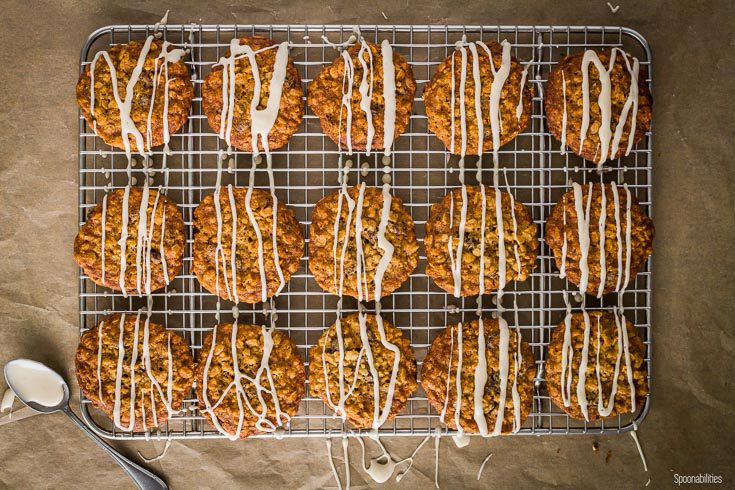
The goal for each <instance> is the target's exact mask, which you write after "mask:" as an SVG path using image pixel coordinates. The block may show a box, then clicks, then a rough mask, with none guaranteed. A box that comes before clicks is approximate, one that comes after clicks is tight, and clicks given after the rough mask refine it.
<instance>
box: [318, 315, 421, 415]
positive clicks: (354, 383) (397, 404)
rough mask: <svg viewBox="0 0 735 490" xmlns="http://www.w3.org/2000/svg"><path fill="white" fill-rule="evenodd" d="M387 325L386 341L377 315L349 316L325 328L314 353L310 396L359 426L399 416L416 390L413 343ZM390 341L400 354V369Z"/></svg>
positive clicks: (383, 324) (385, 328)
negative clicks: (382, 337)
mask: <svg viewBox="0 0 735 490" xmlns="http://www.w3.org/2000/svg"><path fill="white" fill-rule="evenodd" d="M382 326H383V330H384V334H385V340H386V343H383V342H382V341H381V335H380V331H379V325H378V321H377V317H376V316H375V315H370V314H365V313H356V314H353V315H349V316H347V317H345V318H343V319H342V320H341V321H340V322H339V324H335V325H332V326H331V327H330V328H328V329H327V330H325V331H324V333H323V334H322V336H321V337H320V338H319V340H318V341H317V343H316V344H315V345H314V346H313V347H312V348H311V350H310V351H309V392H310V394H311V395H313V396H318V397H319V398H321V399H322V400H324V403H326V404H327V406H329V407H330V408H331V409H332V410H334V411H335V414H336V415H337V416H339V417H342V418H343V419H344V420H347V421H349V422H350V423H351V424H352V425H353V426H355V427H356V428H359V429H373V428H377V427H380V426H381V425H383V424H384V423H385V422H388V421H390V420H391V419H393V418H394V417H395V416H396V415H398V413H400V412H401V410H403V407H404V406H405V405H406V402H407V400H408V397H409V396H410V395H411V393H413V391H414V390H415V389H416V384H417V383H416V359H415V358H414V355H413V351H412V350H411V341H410V340H409V339H408V338H407V337H406V336H405V335H404V334H403V332H402V331H401V330H400V329H399V328H397V327H395V326H393V325H392V324H390V323H389V322H388V321H386V320H383V321H382ZM386 344H389V345H390V346H395V347H397V348H398V350H399V352H400V358H399V362H398V369H395V366H394V360H395V354H394V352H392V351H391V350H390V349H389V348H388V347H386ZM376 390H377V392H376ZM376 400H377V403H376Z"/></svg>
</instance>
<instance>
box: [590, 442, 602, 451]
mask: <svg viewBox="0 0 735 490" xmlns="http://www.w3.org/2000/svg"><path fill="white" fill-rule="evenodd" d="M599 448H600V445H599V444H598V443H597V441H592V452H595V453H596V452H597V450H598V449H599Z"/></svg>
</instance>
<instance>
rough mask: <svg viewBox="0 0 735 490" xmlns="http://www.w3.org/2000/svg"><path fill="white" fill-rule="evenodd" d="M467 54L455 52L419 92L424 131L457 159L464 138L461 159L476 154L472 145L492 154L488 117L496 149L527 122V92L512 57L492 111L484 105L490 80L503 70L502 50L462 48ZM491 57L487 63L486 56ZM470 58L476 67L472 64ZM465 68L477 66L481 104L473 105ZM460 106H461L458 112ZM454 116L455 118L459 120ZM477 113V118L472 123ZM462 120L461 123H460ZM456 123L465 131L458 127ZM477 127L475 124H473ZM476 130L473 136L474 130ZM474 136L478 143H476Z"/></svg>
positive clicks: (471, 85)
mask: <svg viewBox="0 0 735 490" xmlns="http://www.w3.org/2000/svg"><path fill="white" fill-rule="evenodd" d="M465 46H469V47H470V48H471V49H466V48H465V49H457V50H455V51H453V52H452V54H451V55H450V56H449V57H448V58H446V59H445V60H444V61H442V63H441V64H440V65H439V67H438V68H437V70H436V72H435V73H434V75H433V76H432V78H431V81H430V82H429V83H428V84H427V85H426V88H425V89H424V94H423V98H424V104H425V106H426V115H427V116H428V121H429V129H431V131H432V132H433V133H434V134H435V135H436V137H437V138H439V139H440V140H441V141H442V142H443V143H444V145H445V146H446V147H447V149H448V150H450V151H451V152H452V153H454V154H460V148H461V147H462V141H463V139H464V142H465V145H466V154H467V155H477V154H478V142H479V141H481V144H482V148H483V150H484V151H491V150H493V148H494V147H493V144H494V143H493V132H492V126H493V124H492V118H493V117H494V114H493V113H494V112H497V117H498V122H499V143H500V144H499V146H502V145H504V144H506V143H508V142H509V141H511V140H512V139H513V138H515V137H516V136H517V135H518V134H519V133H521V132H522V131H523V130H524V129H525V128H526V126H528V122H529V121H530V119H531V103H532V100H533V88H532V86H531V83H530V81H529V80H527V71H526V70H524V67H523V66H522V65H521V63H520V62H519V61H518V60H517V59H516V58H515V57H512V56H511V57H510V62H509V67H508V70H509V71H508V72H507V73H504V74H503V75H502V76H504V77H505V79H504V83H503V86H502V88H501V90H500V92H499V94H498V97H497V98H498V106H497V109H496V110H495V111H494V109H493V108H492V107H490V104H488V103H487V102H488V100H489V98H490V97H491V95H490V91H491V86H492V84H493V81H494V80H495V77H496V76H498V72H499V71H500V70H501V69H502V68H503V45H502V44H500V43H498V42H496V41H494V40H493V41H488V42H487V44H485V43H483V42H482V41H476V42H474V43H469V44H462V47H463V48H464V47H465ZM489 53H491V54H492V64H491V60H490V55H489ZM475 56H477V60H478V63H477V64H475V63H474V60H475ZM468 66H471V67H474V66H476V67H477V70H478V72H477V75H478V79H479V82H480V83H479V85H480V94H481V95H480V98H481V99H482V105H481V106H480V110H479V111H478V110H477V106H476V105H475V94H476V88H475V87H476V84H475V77H473V73H472V72H471V71H470V70H468V69H467V67H468ZM462 106H464V107H462ZM460 112H461V113H462V114H461V116H462V117H461V118H460ZM478 112H479V113H480V114H481V115H482V117H481V118H478ZM460 119H462V121H460ZM460 122H461V123H462V124H463V125H464V126H465V127H464V128H460ZM478 122H479V123H480V124H478ZM478 129H479V131H478ZM478 133H479V136H481V137H482V140H479V138H478Z"/></svg>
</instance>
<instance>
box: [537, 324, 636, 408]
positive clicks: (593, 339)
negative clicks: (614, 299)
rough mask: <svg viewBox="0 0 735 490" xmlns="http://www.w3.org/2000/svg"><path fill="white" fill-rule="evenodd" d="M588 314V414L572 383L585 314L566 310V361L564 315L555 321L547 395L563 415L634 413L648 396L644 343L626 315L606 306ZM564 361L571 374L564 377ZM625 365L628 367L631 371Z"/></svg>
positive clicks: (579, 358)
mask: <svg viewBox="0 0 735 490" xmlns="http://www.w3.org/2000/svg"><path fill="white" fill-rule="evenodd" d="M587 314H588V315H589V323H588V325H589V329H590V331H589V343H588V344H587V349H588V351H587V368H586V370H585V374H584V389H585V397H586V398H587V412H588V413H587V417H585V415H584V412H583V410H582V407H581V406H580V404H579V398H578V397H577V385H578V383H579V378H580V376H579V366H580V363H581V361H582V350H583V348H584V344H585V342H584V337H585V335H584V332H585V317H584V314H583V313H581V312H575V313H571V314H569V315H568V316H567V319H568V321H569V328H570V332H571V337H570V349H571V351H570V353H571V359H568V360H566V361H565V359H564V336H565V333H566V329H567V326H566V322H567V319H565V320H563V321H562V322H561V323H559V325H558V326H557V327H556V328H555V329H554V331H553V332H552V333H551V342H549V347H548V353H549V354H548V360H547V362H546V379H547V386H548V390H549V396H551V399H552V400H554V403H556V404H557V405H558V406H559V407H560V408H561V409H562V410H564V411H565V412H566V413H567V414H569V415H570V416H572V417H574V418H576V419H581V420H585V418H586V419H587V420H588V421H593V420H597V419H600V418H606V417H615V416H616V415H619V414H623V413H629V412H634V411H635V410H637V408H639V407H641V406H642V405H643V399H644V398H645V397H646V396H647V395H648V378H647V372H646V362H645V357H646V348H645V345H644V344H643V341H642V340H641V338H640V336H639V335H638V333H637V332H636V329H635V327H634V326H633V324H632V323H631V322H630V321H628V320H625V319H624V317H623V318H621V317H617V318H616V314H615V313H611V312H608V311H588V312H587ZM623 328H625V329H626V332H627V336H628V339H627V340H628V353H629V354H628V355H629V357H630V364H629V365H630V368H628V360H627V359H626V354H625V336H624V332H623ZM598 338H599V343H598ZM598 349H599V354H598ZM598 355H599V363H598V360H597V359H598ZM564 366H570V368H569V369H571V378H569V377H568V376H569V371H566V372H564V371H563V368H564ZM598 368H599V374H598ZM628 369H630V373H629V371H628ZM616 372H617V374H616ZM629 375H630V376H631V377H630V378H629ZM564 379H565V380H566V387H565V388H562V380H564ZM570 379H571V381H570ZM629 379H631V380H632V384H633V390H632V392H634V393H635V403H636V405H635V406H636V408H635V409H634V408H633V397H632V396H631V393H632V392H631V384H630V382H629ZM615 380H617V384H616V385H615V390H613V383H614V382H615ZM566 388H569V389H568V392H567V393H568V394H567V398H568V400H569V406H566V404H565V403H564V393H563V390H564V391H566ZM613 391H614V396H613ZM600 403H602V404H604V405H608V407H605V406H604V405H603V406H602V409H603V413H600ZM606 408H607V409H608V410H610V412H609V413H604V411H605V409H606Z"/></svg>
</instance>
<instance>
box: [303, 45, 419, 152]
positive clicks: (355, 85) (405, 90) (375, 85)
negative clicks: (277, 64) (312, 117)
mask: <svg viewBox="0 0 735 490" xmlns="http://www.w3.org/2000/svg"><path fill="white" fill-rule="evenodd" d="M381 52H382V49H381V46H379V45H377V44H373V43H369V42H364V44H363V43H360V42H358V43H355V44H353V45H352V46H350V47H349V48H348V49H347V50H346V53H347V54H349V58H350V60H351V61H352V63H351V66H352V67H353V68H354V69H353V70H350V69H349V67H350V64H347V67H346V66H345V63H346V62H345V59H344V57H342V56H338V57H337V58H336V59H335V60H334V61H333V62H332V64H330V65H329V66H326V67H325V68H324V69H323V70H322V71H321V72H320V73H319V74H318V75H317V77H316V78H315V79H314V81H312V82H311V84H310V85H309V89H308V92H309V93H308V98H307V102H308V104H309V108H310V109H311V110H312V111H313V112H314V114H316V115H317V116H319V120H320V122H321V125H322V130H323V131H324V134H326V135H327V136H329V137H330V138H331V139H332V141H334V142H335V143H337V144H338V145H339V146H340V147H341V148H342V149H343V150H349V149H350V144H351V149H352V150H356V151H365V150H368V153H369V150H370V149H373V150H380V149H383V148H385V145H386V141H385V139H386V138H385V95H384V89H385V80H384V74H383V55H382V54H381ZM360 55H361V56H362V60H363V61H364V62H365V66H366V67H367V73H366V70H365V68H364V67H363V64H362V62H361V61H360ZM371 63H372V71H370V66H371ZM393 66H394V67H395V87H396V94H395V98H396V116H395V129H394V134H393V135H391V136H390V137H391V138H392V139H391V140H390V141H391V142H392V141H394V140H395V139H397V138H398V137H399V136H400V135H401V134H403V132H404V131H405V130H406V128H407V127H408V120H409V117H410V116H411V108H412V107H413V97H414V95H415V94H416V81H415V80H414V77H413V71H411V67H410V66H409V64H408V63H407V62H406V60H405V59H404V58H403V56H401V55H400V54H399V53H398V52H397V51H396V50H395V49H393ZM345 69H347V71H348V75H347V77H345ZM350 71H352V72H353V73H354V76H353V77H352V79H351V81H352V83H351V85H350V86H349V87H347V90H349V100H350V111H348V110H347V109H346V108H345V107H344V105H343V103H342V96H343V93H345V92H346V90H345V88H344V87H346V86H347V84H349V81H350V77H349V72H350ZM363 74H365V77H366V78H365V82H366V85H365V86H367V87H368V91H367V92H366V93H367V94H370V93H372V98H371V99H370V107H369V114H370V118H371V120H372V126H373V128H374V134H373V135H372V143H371V145H370V148H368V128H369V123H368V116H367V112H366V111H365V110H364V109H363V108H362V107H361V105H360V104H361V102H362V100H363V96H362V95H361V93H360V85H361V84H362V79H363ZM371 79H372V90H371V91H370V80H371ZM348 114H350V115H351V121H352V124H351V126H350V128H349V143H348V128H347V123H348Z"/></svg>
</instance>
